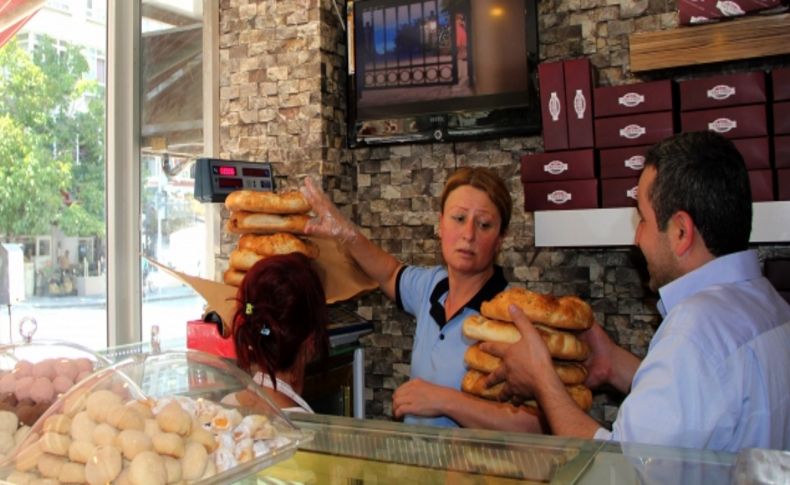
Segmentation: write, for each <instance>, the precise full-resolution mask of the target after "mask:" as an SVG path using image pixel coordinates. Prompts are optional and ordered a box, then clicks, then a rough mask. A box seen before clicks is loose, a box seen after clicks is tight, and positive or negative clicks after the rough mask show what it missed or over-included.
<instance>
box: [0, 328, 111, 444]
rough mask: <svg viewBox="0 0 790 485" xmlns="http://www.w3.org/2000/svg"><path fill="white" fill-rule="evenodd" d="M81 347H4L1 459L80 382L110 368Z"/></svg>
mask: <svg viewBox="0 0 790 485" xmlns="http://www.w3.org/2000/svg"><path fill="white" fill-rule="evenodd" d="M109 364H110V362H109V360H107V359H106V358H104V357H102V356H100V355H98V354H97V353H95V352H93V351H91V350H90V349H87V348H85V347H82V346H80V345H76V344H71V343H68V342H59V341H38V342H29V341H28V342H26V343H20V344H10V345H3V346H0V458H2V457H5V456H6V455H7V454H9V453H10V452H11V451H12V450H13V449H14V448H15V447H16V446H17V445H18V444H19V443H20V442H21V441H23V440H24V438H25V437H26V436H27V433H29V431H30V429H31V426H33V424H34V423H35V422H36V421H38V419H39V418H40V417H41V416H42V415H43V414H44V413H45V412H46V410H47V409H49V407H50V406H52V405H53V403H55V401H56V400H57V399H58V397H59V396H61V395H63V394H64V393H66V392H67V391H68V390H69V389H71V388H72V387H73V386H74V385H75V384H76V383H77V382H79V381H81V380H82V379H84V378H85V377H87V376H89V375H91V374H92V373H93V372H94V371H95V370H97V369H100V368H102V367H105V366H107V365H109Z"/></svg>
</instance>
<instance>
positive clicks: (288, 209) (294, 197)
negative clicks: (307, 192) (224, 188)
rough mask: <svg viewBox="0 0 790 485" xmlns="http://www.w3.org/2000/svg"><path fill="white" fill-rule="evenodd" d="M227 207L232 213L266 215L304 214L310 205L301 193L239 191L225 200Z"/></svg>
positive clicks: (293, 191) (295, 191)
mask: <svg viewBox="0 0 790 485" xmlns="http://www.w3.org/2000/svg"><path fill="white" fill-rule="evenodd" d="M225 207H227V208H228V209H230V210H232V211H245V212H262V213H266V214H304V213H305V212H308V211H309V210H310V204H309V203H308V202H307V199H305V198H304V196H303V195H302V193H301V192H299V191H297V190H292V191H288V192H279V193H276V192H264V191H258V190H237V191H235V192H231V193H230V194H228V196H227V197H226V198H225Z"/></svg>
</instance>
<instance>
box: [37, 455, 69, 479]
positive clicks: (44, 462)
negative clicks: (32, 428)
mask: <svg viewBox="0 0 790 485" xmlns="http://www.w3.org/2000/svg"><path fill="white" fill-rule="evenodd" d="M65 463H66V458H65V457H62V456H57V455H51V454H49V453H44V454H42V455H41V456H40V457H39V459H38V463H36V468H37V469H38V472H39V473H40V474H41V476H42V477H46V478H58V475H59V474H60V469H61V468H63V465H64V464H65Z"/></svg>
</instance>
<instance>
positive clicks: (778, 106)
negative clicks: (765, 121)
mask: <svg viewBox="0 0 790 485" xmlns="http://www.w3.org/2000/svg"><path fill="white" fill-rule="evenodd" d="M774 133H775V134H777V135H784V134H790V101H784V102H781V103H774Z"/></svg>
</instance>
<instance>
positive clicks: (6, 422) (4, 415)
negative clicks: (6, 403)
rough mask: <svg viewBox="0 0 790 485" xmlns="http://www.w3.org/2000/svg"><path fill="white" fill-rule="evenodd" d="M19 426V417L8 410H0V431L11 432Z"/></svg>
mask: <svg viewBox="0 0 790 485" xmlns="http://www.w3.org/2000/svg"><path fill="white" fill-rule="evenodd" d="M17 427H19V418H17V416H16V414H14V413H12V412H10V411H0V431H5V432H7V433H13V432H15V431H16V429H17Z"/></svg>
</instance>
